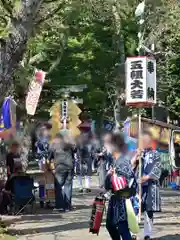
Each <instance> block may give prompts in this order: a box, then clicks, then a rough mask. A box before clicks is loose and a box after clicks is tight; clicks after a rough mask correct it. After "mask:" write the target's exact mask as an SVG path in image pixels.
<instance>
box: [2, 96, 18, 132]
mask: <svg viewBox="0 0 180 240" xmlns="http://www.w3.org/2000/svg"><path fill="white" fill-rule="evenodd" d="M14 106H15V103H14V101H13V100H12V99H11V98H10V97H9V98H6V99H5V100H4V102H3V105H2V112H1V118H0V131H4V130H6V129H11V128H12V127H13V126H15V125H16V112H15V107H14Z"/></svg>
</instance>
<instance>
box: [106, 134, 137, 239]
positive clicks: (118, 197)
mask: <svg viewBox="0 0 180 240" xmlns="http://www.w3.org/2000/svg"><path fill="white" fill-rule="evenodd" d="M109 150H110V152H111V153H112V155H113V158H114V165H113V168H112V169H111V170H109V172H108V174H107V177H106V180H105V189H106V190H107V191H111V192H112V195H111V197H110V200H109V206H108V211H107V220H106V228H107V230H108V232H109V235H110V236H111V239H112V240H119V239H122V240H131V239H132V238H131V233H130V230H129V226H128V219H127V212H126V198H127V197H128V198H129V197H131V196H133V195H135V194H136V188H137V184H136V181H135V176H134V172H133V169H132V166H131V161H130V158H129V155H128V154H127V151H126V145H125V142H124V138H123V136H122V135H120V134H119V133H118V134H117V133H116V134H112V136H111V139H110V142H109ZM114 173H116V174H117V176H118V177H122V176H123V177H125V179H126V181H127V183H128V184H130V182H131V187H130V188H129V191H128V192H124V191H120V192H114V191H113V186H112V185H113V184H112V176H113V174H114Z"/></svg>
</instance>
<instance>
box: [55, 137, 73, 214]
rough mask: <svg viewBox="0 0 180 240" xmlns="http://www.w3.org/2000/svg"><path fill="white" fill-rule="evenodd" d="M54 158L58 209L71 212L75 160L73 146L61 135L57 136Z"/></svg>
mask: <svg viewBox="0 0 180 240" xmlns="http://www.w3.org/2000/svg"><path fill="white" fill-rule="evenodd" d="M52 158H53V159H54V160H55V172H54V174H55V194H56V209H58V210H63V211H68V210H71V199H72V182H73V174H74V159H73V152H72V145H71V144H67V143H65V141H64V137H63V136H62V135H61V134H57V136H56V139H55V142H54V143H53V145H52V154H51V159H52Z"/></svg>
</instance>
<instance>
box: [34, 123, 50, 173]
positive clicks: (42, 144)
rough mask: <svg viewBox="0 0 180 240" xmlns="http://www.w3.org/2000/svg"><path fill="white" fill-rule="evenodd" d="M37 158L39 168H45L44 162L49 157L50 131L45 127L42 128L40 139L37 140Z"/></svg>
mask: <svg viewBox="0 0 180 240" xmlns="http://www.w3.org/2000/svg"><path fill="white" fill-rule="evenodd" d="M35 145H36V158H37V159H38V164H39V168H40V169H42V168H43V164H45V161H46V160H47V159H48V157H49V132H48V130H47V129H46V128H45V127H43V128H41V130H40V134H39V139H38V141H37V142H36V144H35Z"/></svg>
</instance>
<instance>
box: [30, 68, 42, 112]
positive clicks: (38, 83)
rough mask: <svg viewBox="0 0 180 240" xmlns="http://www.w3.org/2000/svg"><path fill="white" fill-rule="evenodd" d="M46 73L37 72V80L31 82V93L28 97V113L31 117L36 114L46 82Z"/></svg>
mask: <svg viewBox="0 0 180 240" xmlns="http://www.w3.org/2000/svg"><path fill="white" fill-rule="evenodd" d="M45 76H46V73H45V72H43V71H41V70H40V71H36V72H35V78H34V79H33V80H32V81H31V82H30V85H29V91H28V94H27V97H26V111H27V114H29V115H32V116H33V115H34V114H35V112H36V108H37V104H38V101H39V97H40V94H41V91H42V87H43V84H44V81H45Z"/></svg>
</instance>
